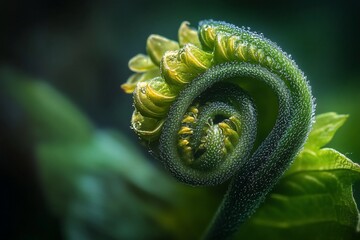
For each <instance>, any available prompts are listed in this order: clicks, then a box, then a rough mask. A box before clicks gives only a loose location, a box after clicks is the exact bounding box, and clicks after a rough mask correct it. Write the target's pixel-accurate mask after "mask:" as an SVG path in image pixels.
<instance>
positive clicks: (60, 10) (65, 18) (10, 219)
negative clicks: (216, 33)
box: [0, 0, 360, 239]
mask: <svg viewBox="0 0 360 240" xmlns="http://www.w3.org/2000/svg"><path fill="white" fill-rule="evenodd" d="M359 10H360V4H359V3H358V1H355V0H354V1H310V0H305V1H296V2H294V1H292V2H291V1H259V0H256V1H244V2H243V1H188V0H186V1H136V0H134V1H39V0H36V1H20V0H15V1H2V2H1V3H0V36H1V37H0V41H1V44H0V64H1V66H8V67H11V68H14V69H16V70H17V71H20V72H22V73H24V74H27V75H29V76H32V77H35V78H38V79H42V80H44V81H47V82H49V83H50V84H52V85H53V86H55V87H56V88H57V89H58V90H59V91H61V92H62V93H64V94H65V95H66V96H68V97H69V98H70V99H71V100H72V101H73V102H75V104H76V105H77V106H78V107H79V108H81V109H82V110H83V111H84V113H85V114H86V115H88V116H89V117H90V118H91V119H92V120H93V121H94V122H95V123H96V126H97V127H100V128H116V129H118V130H120V131H122V132H123V133H125V134H126V135H127V136H128V137H129V138H130V139H132V140H133V141H136V137H135V135H134V134H133V133H132V132H131V131H130V129H129V120H130V116H131V112H132V110H133V108H132V98H131V96H130V95H125V94H124V93H122V91H120V88H119V86H120V84H121V83H123V82H124V81H126V79H127V77H128V76H129V75H130V74H131V72H130V70H128V67H127V62H128V60H129V59H130V58H131V57H132V56H134V55H135V54H137V53H145V42H146V38H147V36H148V35H150V34H152V33H157V34H160V35H163V36H166V37H169V38H171V39H176V38H177V29H178V27H179V25H180V23H181V22H182V21H184V20H187V21H189V22H191V24H192V25H193V26H197V22H198V21H200V20H202V19H209V18H211V19H214V20H223V21H227V22H230V23H233V24H235V25H238V26H246V27H251V29H252V30H254V31H257V32H261V33H263V34H264V35H265V36H266V37H267V38H269V39H271V40H273V41H275V42H276V43H278V45H280V46H281V47H282V49H283V50H284V51H286V52H288V53H289V54H291V55H292V57H293V58H294V59H295V60H296V62H297V64H298V65H299V67H300V68H301V69H302V70H303V71H304V72H305V74H306V75H307V77H308V80H309V81H310V83H311V86H312V90H313V94H314V96H315V97H316V103H317V109H316V113H323V112H328V111H335V112H338V113H344V114H350V118H349V119H348V121H347V123H346V124H345V126H344V127H343V128H341V130H340V131H339V132H338V134H337V135H336V137H335V139H334V140H333V142H332V144H331V146H333V147H335V148H336V149H338V150H339V151H340V152H342V153H344V154H345V155H346V156H348V157H349V158H350V159H352V160H353V161H356V162H360V144H359V140H358V136H359V135H360V128H359V123H360V107H359V103H360V94H359V90H360V64H359V63H360V61H359V56H360V45H359V43H360V32H359V30H360V24H359V23H360V14H359ZM0 98H1V97H0ZM0 100H1V99H0ZM0 107H1V116H0V150H1V151H0V157H1V179H0V182H1V183H0V184H1V185H0V186H1V191H2V195H3V196H5V197H2V201H3V203H1V207H2V208H3V209H4V211H2V213H5V214H2V218H3V220H5V221H4V222H5V224H2V225H1V227H4V231H5V232H6V233H8V234H10V235H11V236H12V237H13V238H21V239H24V238H25V237H26V239H32V238H36V239H42V238H44V239H49V238H51V239H56V238H58V239H61V233H60V230H59V225H58V222H57V220H56V219H54V218H53V217H51V215H50V214H49V213H48V211H47V209H45V208H44V206H43V205H44V202H43V201H44V200H43V197H42V193H41V190H40V188H39V184H38V182H37V180H36V171H37V170H36V167H35V166H34V159H33V156H32V149H31V143H29V142H27V139H26V134H27V133H28V131H29V129H28V126H27V125H26V123H24V122H22V121H21V120H19V118H18V115H17V114H18V113H17V112H12V111H11V108H12V105H11V104H10V103H8V102H4V101H0ZM5 113H6V114H5ZM19 144H21V146H22V148H21V149H19V147H18V145H19ZM3 159H4V161H3ZM1 232H3V231H1Z"/></svg>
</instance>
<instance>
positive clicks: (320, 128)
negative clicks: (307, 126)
mask: <svg viewBox="0 0 360 240" xmlns="http://www.w3.org/2000/svg"><path fill="white" fill-rule="evenodd" d="M347 118H348V115H339V114H336V113H334V112H329V113H324V114H321V115H318V116H317V117H316V121H315V123H314V126H313V129H312V131H311V132H310V134H309V138H308V140H307V141H306V143H305V147H304V148H305V149H313V150H316V149H319V148H321V147H323V146H325V144H327V143H329V142H330V141H331V139H332V138H333V136H334V134H335V132H336V131H337V130H338V129H339V128H340V127H341V126H342V125H343V124H344V122H345V121H346V119H347Z"/></svg>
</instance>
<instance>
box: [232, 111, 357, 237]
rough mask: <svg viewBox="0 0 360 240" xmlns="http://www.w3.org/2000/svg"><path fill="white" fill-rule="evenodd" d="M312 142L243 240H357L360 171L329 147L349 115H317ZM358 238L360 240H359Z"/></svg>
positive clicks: (246, 229) (241, 233)
mask: <svg viewBox="0 0 360 240" xmlns="http://www.w3.org/2000/svg"><path fill="white" fill-rule="evenodd" d="M316 119H317V121H318V122H317V123H315V125H314V128H313V130H312V132H311V133H310V137H309V140H308V142H307V144H306V145H305V147H304V149H303V150H302V151H301V153H300V154H298V156H297V157H296V159H295V161H294V163H293V165H292V166H291V167H290V169H289V170H288V171H287V172H286V173H285V175H284V176H283V178H282V179H281V180H280V182H279V183H278V184H277V186H276V187H275V189H274V190H273V191H272V193H271V194H270V196H269V197H268V198H267V199H266V201H265V202H264V203H263V205H262V206H261V207H260V208H259V209H258V211H257V212H256V213H255V214H254V216H253V217H251V218H250V220H249V221H248V222H247V223H245V224H244V226H243V227H242V228H241V229H240V231H239V233H238V237H239V239H280V240H282V239H292V240H294V239H324V240H325V239H326V240H327V239H334V240H335V239H356V238H357V237H359V232H358V229H357V226H358V223H359V211H358V209H357V206H356V203H355V201H354V198H353V193H352V184H353V183H354V181H357V180H359V179H360V166H359V165H358V164H356V163H353V162H352V161H351V160H350V159H348V158H347V157H346V156H344V155H343V154H341V153H339V152H337V151H336V150H334V149H330V148H324V149H319V148H320V147H321V146H323V145H325V144H326V143H328V142H329V141H330V140H331V138H332V137H333V135H334V134H335V132H336V130H337V129H338V128H339V127H340V126H341V125H342V124H343V123H344V121H345V120H346V116H345V115H337V114H335V113H328V114H323V115H320V116H318V117H317V118H316ZM359 239H360V238H359Z"/></svg>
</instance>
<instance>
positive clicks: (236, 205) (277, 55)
mask: <svg viewBox="0 0 360 240" xmlns="http://www.w3.org/2000/svg"><path fill="white" fill-rule="evenodd" d="M147 52H148V56H145V55H137V56H135V57H134V58H133V59H131V60H130V62H129V66H130V69H132V70H134V71H136V72H138V73H136V74H134V75H133V76H131V77H130V79H129V80H128V82H127V83H126V84H124V85H122V88H123V89H124V90H125V91H126V92H132V91H134V103H135V111H134V114H133V117H132V121H131V122H132V128H133V129H134V130H135V132H136V133H137V134H138V135H139V136H140V138H141V139H143V140H144V141H145V142H147V144H148V146H149V148H150V149H151V150H152V152H153V153H154V155H155V156H156V157H158V158H159V159H160V160H161V161H162V162H163V164H164V165H165V167H166V168H167V169H168V170H169V171H170V172H171V173H172V174H173V175H174V176H175V177H177V178H178V179H179V180H180V181H182V182H185V183H188V184H192V185H215V184H220V183H222V182H224V181H226V180H228V179H229V178H230V177H232V180H231V183H230V186H229V189H228V192H227V194H226V196H225V198H224V201H223V203H222V205H221V206H220V208H219V210H218V212H217V214H216V216H215V218H214V219H213V222H212V224H211V225H210V227H209V229H208V230H207V233H206V236H205V237H207V238H224V237H228V236H230V235H231V234H232V233H233V232H235V231H236V229H237V228H238V226H239V224H240V223H242V222H244V221H245V220H246V219H247V218H248V217H249V216H250V215H251V214H252V213H253V212H254V210H255V209H256V208H257V207H258V205H259V204H260V203H261V202H262V201H263V200H264V197H265V196H266V194H267V193H268V192H269V191H270V190H271V189H272V187H273V186H274V185H275V183H276V182H277V181H278V179H279V178H280V177H281V176H282V174H283V173H284V171H285V170H286V169H287V167H288V166H289V165H290V163H291V162H292V160H293V158H294V157H295V155H296V154H297V153H298V151H299V149H300V148H301V147H302V145H303V144H304V142H305V140H306V137H307V135H308V133H309V131H310V127H311V123H312V121H313V119H312V115H313V112H314V105H313V99H312V95H311V92H310V88H309V85H308V83H307V81H306V78H305V77H304V75H303V73H302V72H301V71H300V70H299V69H298V67H297V65H296V64H295V62H294V61H293V60H291V58H290V56H289V55H287V54H286V53H284V52H283V51H282V50H281V49H280V48H279V47H278V46H276V45H275V44H274V43H272V42H270V41H269V40H267V39H265V38H264V37H263V36H262V35H260V34H256V33H252V32H250V31H248V30H246V29H244V28H238V27H236V26H233V25H230V24H227V23H224V22H216V21H203V22H200V24H199V29H198V32H196V31H195V30H192V29H190V28H189V27H188V26H187V23H183V24H182V25H181V27H180V30H179V43H178V42H174V41H171V40H168V39H166V38H163V37H160V36H157V35H152V36H150V37H149V38H148V41H147Z"/></svg>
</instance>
